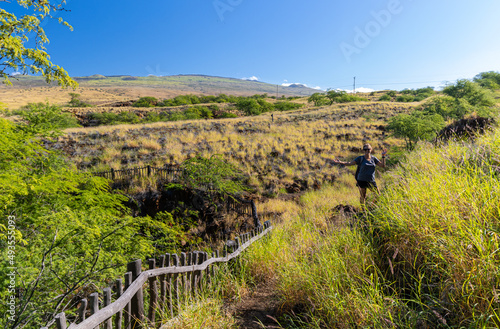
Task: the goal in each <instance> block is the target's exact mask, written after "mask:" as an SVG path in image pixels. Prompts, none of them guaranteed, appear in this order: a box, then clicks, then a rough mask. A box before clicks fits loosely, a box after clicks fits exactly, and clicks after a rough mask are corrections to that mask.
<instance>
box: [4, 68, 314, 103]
mask: <svg viewBox="0 0 500 329" xmlns="http://www.w3.org/2000/svg"><path fill="white" fill-rule="evenodd" d="M75 80H76V81H77V82H78V83H79V87H78V88H77V89H76V90H73V89H61V88H60V87H58V86H57V85H55V84H54V85H47V84H46V83H45V80H43V79H42V78H41V77H30V76H21V77H18V79H17V80H15V79H13V81H12V83H13V86H5V85H0V99H1V100H2V102H3V103H5V104H7V107H8V108H9V109H11V110H12V109H17V108H19V107H21V106H24V105H26V104H28V103H37V102H46V101H49V102H50V103H51V104H58V105H64V104H67V103H68V101H69V100H70V96H69V93H71V92H75V93H78V94H80V95H81V99H82V100H83V101H85V102H87V103H89V104H92V105H102V104H107V103H111V102H116V101H129V100H131V99H138V98H140V97H143V96H153V97H157V98H160V99H164V98H173V97H175V96H178V95H185V94H196V95H217V94H222V93H224V94H231V95H238V96H250V95H254V94H264V93H268V94H269V95H270V96H276V94H277V90H276V85H272V84H268V83H264V82H257V81H247V80H241V79H233V78H222V77H210V76H197V75H180V76H165V77H156V76H148V77H132V76H112V77H104V76H100V75H94V76H90V77H81V78H75ZM314 92H317V90H315V89H311V88H306V87H301V86H297V87H284V86H279V87H278V95H279V97H281V96H282V95H285V96H287V97H288V96H307V95H311V94H312V93H314Z"/></svg>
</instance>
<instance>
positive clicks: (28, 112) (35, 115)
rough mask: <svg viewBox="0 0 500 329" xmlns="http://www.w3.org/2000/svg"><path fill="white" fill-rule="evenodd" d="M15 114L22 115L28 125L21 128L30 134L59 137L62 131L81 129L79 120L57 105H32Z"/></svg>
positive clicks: (14, 112)
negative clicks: (73, 128) (74, 128)
mask: <svg viewBox="0 0 500 329" xmlns="http://www.w3.org/2000/svg"><path fill="white" fill-rule="evenodd" d="M13 114H17V115H20V116H21V117H22V118H23V119H24V120H26V122H27V125H23V126H20V127H21V129H23V130H24V131H25V132H28V133H30V134H49V135H52V136H54V135H58V134H59V133H60V132H59V131H60V130H61V129H65V128H72V127H80V125H79V124H78V120H77V119H76V117H75V116H73V114H71V113H67V112H63V111H62V110H61V108H60V107H59V106H57V105H50V104H49V103H48V102H47V103H37V104H34V103H30V104H28V105H26V106H24V107H22V108H21V109H19V110H17V111H13Z"/></svg>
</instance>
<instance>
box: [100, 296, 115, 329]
mask: <svg viewBox="0 0 500 329" xmlns="http://www.w3.org/2000/svg"><path fill="white" fill-rule="evenodd" d="M102 293H103V296H104V307H106V306H108V305H110V304H111V288H104V289H103V290H102ZM104 329H113V328H112V319H111V318H108V319H107V320H106V321H104Z"/></svg>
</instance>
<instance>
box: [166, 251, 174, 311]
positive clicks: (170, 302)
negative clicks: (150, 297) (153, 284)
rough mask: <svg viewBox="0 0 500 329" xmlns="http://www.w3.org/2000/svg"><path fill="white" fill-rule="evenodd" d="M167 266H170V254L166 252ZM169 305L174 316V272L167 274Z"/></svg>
mask: <svg viewBox="0 0 500 329" xmlns="http://www.w3.org/2000/svg"><path fill="white" fill-rule="evenodd" d="M165 266H166V267H170V254H165ZM166 280H167V291H166V293H167V296H166V299H167V307H168V309H169V310H170V317H172V318H173V317H174V306H173V303H172V274H167V277H166Z"/></svg>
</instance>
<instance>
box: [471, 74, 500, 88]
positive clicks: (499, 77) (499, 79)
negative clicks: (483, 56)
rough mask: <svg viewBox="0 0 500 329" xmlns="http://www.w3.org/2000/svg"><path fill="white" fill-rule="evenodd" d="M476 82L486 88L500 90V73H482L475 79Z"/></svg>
mask: <svg viewBox="0 0 500 329" xmlns="http://www.w3.org/2000/svg"><path fill="white" fill-rule="evenodd" d="M474 82H476V83H478V84H479V85H480V86H481V87H484V88H488V89H492V90H495V89H500V73H499V72H494V71H489V72H481V73H479V74H478V75H476V76H475V77H474Z"/></svg>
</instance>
